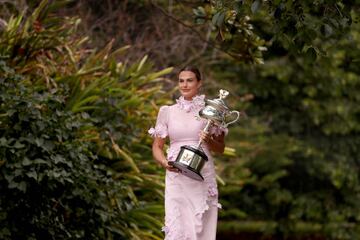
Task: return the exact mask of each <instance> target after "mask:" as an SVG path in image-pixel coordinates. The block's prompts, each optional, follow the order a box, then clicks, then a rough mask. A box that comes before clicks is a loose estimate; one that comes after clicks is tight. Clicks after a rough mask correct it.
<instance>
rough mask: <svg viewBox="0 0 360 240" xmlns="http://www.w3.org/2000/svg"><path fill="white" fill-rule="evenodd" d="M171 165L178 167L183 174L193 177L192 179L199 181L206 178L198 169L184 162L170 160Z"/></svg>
mask: <svg viewBox="0 0 360 240" xmlns="http://www.w3.org/2000/svg"><path fill="white" fill-rule="evenodd" d="M169 165H172V166H174V167H176V168H177V169H179V170H180V173H181V174H183V175H185V176H187V177H189V178H192V179H195V180H198V181H204V178H203V176H201V174H200V173H198V172H197V171H195V170H194V169H192V168H191V167H189V166H187V165H185V164H183V163H179V162H169Z"/></svg>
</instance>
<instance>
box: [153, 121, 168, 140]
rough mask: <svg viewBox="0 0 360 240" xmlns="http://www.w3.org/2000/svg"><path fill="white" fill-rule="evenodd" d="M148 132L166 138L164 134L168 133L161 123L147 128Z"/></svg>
mask: <svg viewBox="0 0 360 240" xmlns="http://www.w3.org/2000/svg"><path fill="white" fill-rule="evenodd" d="M148 133H149V134H150V135H151V136H152V137H160V138H166V136H167V135H168V132H167V128H166V126H165V125H163V124H158V125H156V126H155V128H150V129H149V130H148Z"/></svg>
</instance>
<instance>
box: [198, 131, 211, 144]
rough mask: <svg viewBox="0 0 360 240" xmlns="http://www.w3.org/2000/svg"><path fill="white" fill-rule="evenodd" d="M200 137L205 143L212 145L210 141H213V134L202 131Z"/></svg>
mask: <svg viewBox="0 0 360 240" xmlns="http://www.w3.org/2000/svg"><path fill="white" fill-rule="evenodd" d="M199 137H200V139H201V141H202V142H205V143H210V141H211V140H212V137H211V134H210V133H208V132H204V131H200V133H199Z"/></svg>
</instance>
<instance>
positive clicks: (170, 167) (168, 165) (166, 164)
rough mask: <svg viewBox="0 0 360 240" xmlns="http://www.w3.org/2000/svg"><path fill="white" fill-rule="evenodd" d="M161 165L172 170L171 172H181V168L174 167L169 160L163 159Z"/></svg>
mask: <svg viewBox="0 0 360 240" xmlns="http://www.w3.org/2000/svg"><path fill="white" fill-rule="evenodd" d="M161 166H163V167H164V168H165V169H167V170H169V171H171V172H180V170H179V169H177V168H176V167H174V166H173V165H171V164H169V162H168V161H167V160H165V161H163V162H162V163H161Z"/></svg>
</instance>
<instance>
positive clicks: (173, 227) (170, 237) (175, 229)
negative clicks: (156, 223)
mask: <svg viewBox="0 0 360 240" xmlns="http://www.w3.org/2000/svg"><path fill="white" fill-rule="evenodd" d="M169 215H170V216H171V218H170V217H169V218H167V219H166V221H165V226H164V227H162V231H163V232H164V233H165V240H189V239H190V238H189V236H187V233H186V231H184V229H183V227H182V225H181V224H179V221H177V220H178V219H179V218H180V210H179V206H177V205H175V206H174V208H173V209H172V212H171V213H169Z"/></svg>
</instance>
